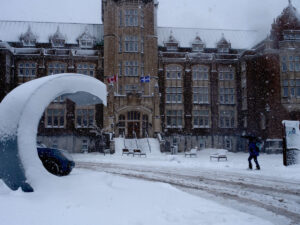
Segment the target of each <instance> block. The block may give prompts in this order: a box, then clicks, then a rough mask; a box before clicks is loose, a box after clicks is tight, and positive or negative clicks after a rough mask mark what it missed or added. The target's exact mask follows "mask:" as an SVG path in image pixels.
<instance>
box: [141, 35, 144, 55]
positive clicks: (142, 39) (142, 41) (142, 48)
mask: <svg viewBox="0 0 300 225" xmlns="http://www.w3.org/2000/svg"><path fill="white" fill-rule="evenodd" d="M141 53H144V37H142V38H141Z"/></svg>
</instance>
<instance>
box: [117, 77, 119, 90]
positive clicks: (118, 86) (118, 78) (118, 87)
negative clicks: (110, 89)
mask: <svg viewBox="0 0 300 225" xmlns="http://www.w3.org/2000/svg"><path fill="white" fill-rule="evenodd" d="M117 95H119V75H118V74H117Z"/></svg>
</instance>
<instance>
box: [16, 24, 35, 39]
mask: <svg viewBox="0 0 300 225" xmlns="http://www.w3.org/2000/svg"><path fill="white" fill-rule="evenodd" d="M36 39H37V36H36V35H35V34H33V33H32V31H31V27H30V26H28V29H27V31H26V32H25V33H24V34H21V35H20V40H21V41H22V40H24V41H26V40H34V41H35V40H36Z"/></svg>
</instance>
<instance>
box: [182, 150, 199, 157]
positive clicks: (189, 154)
mask: <svg viewBox="0 0 300 225" xmlns="http://www.w3.org/2000/svg"><path fill="white" fill-rule="evenodd" d="M187 156H189V157H190V158H192V156H195V157H197V149H196V148H192V149H191V150H190V151H188V152H185V153H184V157H187Z"/></svg>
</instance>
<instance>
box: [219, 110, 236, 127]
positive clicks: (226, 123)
mask: <svg viewBox="0 0 300 225" xmlns="http://www.w3.org/2000/svg"><path fill="white" fill-rule="evenodd" d="M234 126H235V119H234V111H232V110H224V111H220V128H234Z"/></svg>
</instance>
